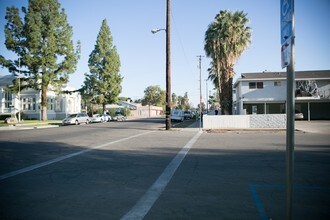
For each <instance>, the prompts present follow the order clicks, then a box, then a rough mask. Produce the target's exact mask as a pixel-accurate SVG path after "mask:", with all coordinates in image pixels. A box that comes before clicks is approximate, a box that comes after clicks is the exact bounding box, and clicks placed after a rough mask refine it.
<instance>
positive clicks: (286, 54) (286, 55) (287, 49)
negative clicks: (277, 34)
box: [281, 37, 291, 68]
mask: <svg viewBox="0 0 330 220" xmlns="http://www.w3.org/2000/svg"><path fill="white" fill-rule="evenodd" d="M290 58H291V37H289V38H288V39H287V40H286V41H285V42H284V43H283V44H282V47H281V60H282V62H281V63H282V68H285V67H287V66H289V65H290Z"/></svg>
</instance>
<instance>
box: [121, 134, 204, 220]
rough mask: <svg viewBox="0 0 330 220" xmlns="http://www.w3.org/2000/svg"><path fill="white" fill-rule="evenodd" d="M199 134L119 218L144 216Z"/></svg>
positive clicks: (128, 219)
mask: <svg viewBox="0 0 330 220" xmlns="http://www.w3.org/2000/svg"><path fill="white" fill-rule="evenodd" d="M201 134H202V132H198V133H197V134H196V135H195V136H194V137H193V138H192V139H190V141H189V142H188V143H187V144H186V146H184V147H183V148H182V149H181V151H180V152H179V153H178V154H177V155H176V156H175V157H174V158H173V160H172V161H171V162H170V163H169V164H168V165H167V167H166V168H165V170H164V171H163V173H162V174H161V175H160V176H159V177H158V179H157V180H156V181H155V182H154V183H153V184H152V186H151V187H150V188H149V189H148V191H147V192H146V193H145V194H144V195H143V196H142V197H141V198H140V200H139V201H138V202H137V203H136V204H135V206H134V207H133V208H132V209H131V210H130V211H129V212H128V213H126V215H124V216H123V217H122V218H121V220H130V219H134V220H136V219H143V218H144V216H145V215H146V214H147V213H148V212H149V210H150V209H151V207H152V206H153V204H154V203H155V202H156V200H157V199H158V198H159V196H160V195H161V193H162V192H163V191H164V189H165V187H166V186H167V184H168V183H169V182H170V180H171V178H172V176H173V175H174V173H175V171H176V170H177V168H178V167H179V166H180V164H181V162H182V161H183V159H184V158H185V156H186V155H187V153H188V152H189V150H190V148H191V147H192V146H193V145H194V143H195V142H196V141H197V140H198V138H199V136H200V135H201Z"/></svg>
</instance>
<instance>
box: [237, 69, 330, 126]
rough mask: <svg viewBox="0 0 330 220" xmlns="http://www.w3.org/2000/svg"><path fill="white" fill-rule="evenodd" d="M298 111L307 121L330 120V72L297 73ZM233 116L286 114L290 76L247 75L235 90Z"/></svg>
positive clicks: (296, 99)
mask: <svg viewBox="0 0 330 220" xmlns="http://www.w3.org/2000/svg"><path fill="white" fill-rule="evenodd" d="M295 81H296V85H295V86H296V88H295V91H296V92H295V109H296V111H297V112H301V113H303V114H304V118H305V119H308V120H310V119H312V120H313V119H330V70H317V71H296V72H295ZM233 90H235V93H233V94H234V96H235V97H234V98H233V113H234V114H238V115H243V114H278V113H285V111H286V90H287V83H286V72H261V73H243V74H241V77H240V78H239V79H237V81H236V82H235V84H234V86H233Z"/></svg>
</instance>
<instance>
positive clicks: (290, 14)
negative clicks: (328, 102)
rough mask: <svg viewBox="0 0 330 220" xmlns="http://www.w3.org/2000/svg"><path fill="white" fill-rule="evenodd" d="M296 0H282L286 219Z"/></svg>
mask: <svg viewBox="0 0 330 220" xmlns="http://www.w3.org/2000/svg"><path fill="white" fill-rule="evenodd" d="M294 40H295V35H294V0H281V44H282V47H281V55H282V68H284V67H287V70H286V72H287V103H286V109H287V111H286V114H287V123H286V219H288V220H290V219H292V217H293V215H292V214H293V213H292V203H293V174H294V145H295V139H294V130H295V125H294V123H295V117H294V113H295V70H294Z"/></svg>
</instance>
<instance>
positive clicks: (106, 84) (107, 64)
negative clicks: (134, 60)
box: [84, 19, 123, 111]
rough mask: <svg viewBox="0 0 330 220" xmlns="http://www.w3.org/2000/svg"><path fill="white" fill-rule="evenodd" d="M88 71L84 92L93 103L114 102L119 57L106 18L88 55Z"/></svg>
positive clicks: (116, 97)
mask: <svg viewBox="0 0 330 220" xmlns="http://www.w3.org/2000/svg"><path fill="white" fill-rule="evenodd" d="M88 66H89V69H90V73H88V74H87V73H86V74H85V85H84V94H85V97H88V98H89V100H90V101H91V102H93V103H95V104H100V105H102V107H103V111H105V110H106V109H105V105H106V104H111V103H116V102H117V101H118V96H119V94H120V93H121V89H122V88H121V82H122V80H123V78H122V77H121V75H120V73H119V71H120V59H119V55H118V53H117V49H116V46H114V45H113V43H112V36H111V32H110V28H109V26H108V25H107V21H106V19H104V20H103V21H102V26H101V29H100V32H99V34H98V36H97V40H96V45H95V47H94V50H93V51H92V52H91V54H90V55H89V60H88Z"/></svg>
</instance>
